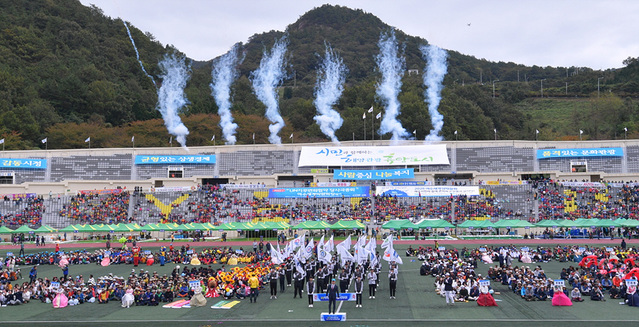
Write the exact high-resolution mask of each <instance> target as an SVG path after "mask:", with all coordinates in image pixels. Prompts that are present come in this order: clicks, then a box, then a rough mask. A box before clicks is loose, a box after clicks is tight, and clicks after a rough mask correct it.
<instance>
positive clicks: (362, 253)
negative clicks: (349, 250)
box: [354, 243, 368, 264]
mask: <svg viewBox="0 0 639 327" xmlns="http://www.w3.org/2000/svg"><path fill="white" fill-rule="evenodd" d="M354 249H355V256H354V257H355V261H356V262H357V263H358V264H362V263H364V262H365V261H366V260H367V259H368V253H366V250H364V248H363V247H362V246H361V245H360V244H359V243H357V244H355V247H354Z"/></svg>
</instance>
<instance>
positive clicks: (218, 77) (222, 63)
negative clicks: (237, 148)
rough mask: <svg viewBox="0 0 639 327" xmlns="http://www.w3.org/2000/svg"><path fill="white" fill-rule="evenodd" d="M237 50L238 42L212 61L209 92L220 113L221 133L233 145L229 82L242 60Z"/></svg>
mask: <svg viewBox="0 0 639 327" xmlns="http://www.w3.org/2000/svg"><path fill="white" fill-rule="evenodd" d="M239 51H240V44H239V43H237V44H235V45H234V46H233V48H231V50H229V52H227V53H226V54H225V55H223V56H222V57H220V58H218V59H217V60H216V61H215V62H213V70H212V71H211V77H212V82H211V84H210V86H211V91H212V93H211V94H212V95H213V98H214V99H215V103H216V104H217V108H218V110H217V113H218V114H219V115H220V127H221V128H222V135H223V137H224V140H226V144H228V145H233V144H235V142H236V141H237V138H236V137H235V130H236V129H237V127H238V126H237V124H236V123H234V122H233V115H232V114H231V84H233V81H234V80H235V79H236V78H237V74H238V73H237V66H238V65H239V64H241V63H242V61H243V60H244V57H243V56H242V57H241V58H239V57H238V53H239Z"/></svg>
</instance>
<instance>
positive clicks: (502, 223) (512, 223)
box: [494, 219, 534, 228]
mask: <svg viewBox="0 0 639 327" xmlns="http://www.w3.org/2000/svg"><path fill="white" fill-rule="evenodd" d="M533 226H534V225H533V224H531V223H529V222H527V221H525V220H521V219H502V220H499V221H498V222H496V223H494V227H495V228H507V227H510V228H526V227H533Z"/></svg>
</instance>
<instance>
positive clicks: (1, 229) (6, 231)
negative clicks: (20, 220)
mask: <svg viewBox="0 0 639 327" xmlns="http://www.w3.org/2000/svg"><path fill="white" fill-rule="evenodd" d="M11 232H13V231H12V230H10V229H9V228H7V227H5V226H0V234H11Z"/></svg>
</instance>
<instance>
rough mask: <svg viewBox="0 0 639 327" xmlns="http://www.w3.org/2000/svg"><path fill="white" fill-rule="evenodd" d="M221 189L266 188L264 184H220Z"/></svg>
mask: <svg viewBox="0 0 639 327" xmlns="http://www.w3.org/2000/svg"><path fill="white" fill-rule="evenodd" d="M220 187H221V188H230V189H239V188H248V189H253V188H266V185H265V184H220Z"/></svg>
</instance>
